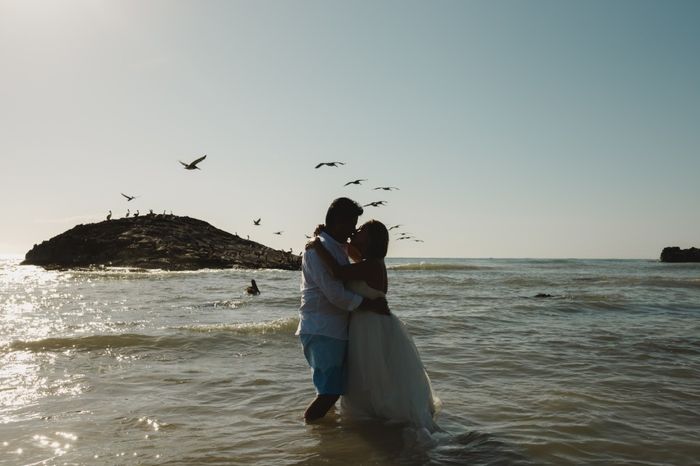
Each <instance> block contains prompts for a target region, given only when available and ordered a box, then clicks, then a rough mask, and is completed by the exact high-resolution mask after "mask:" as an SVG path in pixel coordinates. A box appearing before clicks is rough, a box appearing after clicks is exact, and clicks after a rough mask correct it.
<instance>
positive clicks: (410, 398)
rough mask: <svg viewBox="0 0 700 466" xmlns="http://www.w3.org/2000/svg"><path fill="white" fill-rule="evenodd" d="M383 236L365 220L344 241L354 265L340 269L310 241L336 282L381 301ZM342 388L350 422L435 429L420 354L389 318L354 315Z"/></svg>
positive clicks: (432, 397)
mask: <svg viewBox="0 0 700 466" xmlns="http://www.w3.org/2000/svg"><path fill="white" fill-rule="evenodd" d="M388 245H389V232H388V231H387V229H386V227H385V226H384V224H383V223H381V222H379V221H377V220H370V221H368V222H367V223H365V224H363V225H362V226H361V227H360V229H359V230H358V231H357V232H356V233H355V235H354V236H353V238H352V239H351V240H350V245H349V246H348V255H349V256H350V258H351V259H352V260H353V261H354V263H352V264H349V265H344V266H341V265H339V264H338V263H337V262H336V260H335V259H334V258H333V256H331V254H330V253H329V252H328V251H326V249H325V248H324V247H323V245H322V243H321V241H320V240H319V239H318V238H316V239H315V240H314V241H312V242H311V243H309V246H308V247H313V248H314V249H316V251H317V253H318V254H319V256H320V257H321V259H322V260H323V262H324V264H325V265H326V266H327V267H328V268H329V269H330V270H331V272H332V273H333V275H335V276H336V278H339V279H341V280H343V281H344V282H345V284H346V286H347V287H348V288H349V289H351V290H352V291H354V292H356V293H358V294H360V295H362V296H363V297H366V298H370V299H374V298H377V297H380V296H382V297H383V296H385V295H386V293H387V289H388V281H387V273H386V266H385V265H384V257H385V256H386V253H387V248H388ZM347 358H348V362H347V366H348V385H347V388H346V391H345V394H344V395H343V398H342V401H341V406H342V409H343V412H344V413H345V414H346V415H348V416H349V417H352V418H356V419H367V418H379V419H384V420H387V421H392V422H400V423H407V424H409V425H412V426H413V427H416V428H426V429H428V430H429V431H431V432H433V431H435V430H437V425H436V424H435V420H434V417H435V415H436V414H437V410H438V408H439V404H440V400H439V399H438V398H437V397H436V396H435V394H434V393H433V391H432V388H431V386H430V379H429V378H428V374H426V372H425V368H424V367H423V363H422V362H421V359H420V355H419V354H418V350H417V349H416V345H415V344H414V343H413V339H412V338H411V335H410V334H409V333H408V331H407V330H406V326H405V325H404V323H403V322H401V320H400V319H399V318H398V317H396V316H395V315H394V314H391V315H388V316H386V315H380V314H377V313H374V312H366V311H355V312H353V313H352V316H351V319H350V328H349V343H348V353H347Z"/></svg>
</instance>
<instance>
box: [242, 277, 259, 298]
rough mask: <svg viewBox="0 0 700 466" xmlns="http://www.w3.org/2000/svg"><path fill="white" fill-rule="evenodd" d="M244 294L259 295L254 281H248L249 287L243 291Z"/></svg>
mask: <svg viewBox="0 0 700 466" xmlns="http://www.w3.org/2000/svg"><path fill="white" fill-rule="evenodd" d="M245 291H246V293H248V294H250V295H258V294H260V290H259V289H258V284H257V283H255V280H251V281H250V286H249V287H248V288H246V289H245Z"/></svg>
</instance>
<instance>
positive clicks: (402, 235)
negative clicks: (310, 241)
mask: <svg viewBox="0 0 700 466" xmlns="http://www.w3.org/2000/svg"><path fill="white" fill-rule="evenodd" d="M340 165H345V162H321V163H319V164H318V165H316V166H315V167H314V168H316V169H318V168H321V167H336V168H337V167H338V166H340ZM365 181H367V180H366V179H357V180H352V181H348V182H347V183H345V184H344V185H343V186H344V187H345V186H350V185H362V183H363V182H365ZM372 190H373V191H377V190H381V191H398V190H399V188H397V187H396V186H377V187H375V188H373V189H372ZM387 203H388V202H387V201H373V202H370V203H368V204H364V205H363V206H362V207H380V206H385V205H387ZM401 227H403V225H392V226H390V227H388V230H389V231H392V230H397V231H395V232H394V234H395V235H396V236H395V238H394V239H396V240H397V241H405V240H410V241H414V242H416V243H423V242H424V241H423V240H422V239H418V238H416V237H415V236H413V234H411V233H406V232H402V231H399V230H398V229H399V228H401ZM307 238H309V236H307Z"/></svg>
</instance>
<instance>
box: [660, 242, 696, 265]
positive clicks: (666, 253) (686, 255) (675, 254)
mask: <svg viewBox="0 0 700 466" xmlns="http://www.w3.org/2000/svg"><path fill="white" fill-rule="evenodd" d="M661 262H700V249H698V248H689V249H681V248H679V247H678V246H673V247H668V248H664V249H663V251H661Z"/></svg>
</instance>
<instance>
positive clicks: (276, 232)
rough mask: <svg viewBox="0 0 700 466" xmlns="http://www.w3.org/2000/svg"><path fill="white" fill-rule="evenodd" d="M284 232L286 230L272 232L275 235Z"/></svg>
mask: <svg viewBox="0 0 700 466" xmlns="http://www.w3.org/2000/svg"><path fill="white" fill-rule="evenodd" d="M282 233H284V232H283V231H273V232H272V234H273V235H281V234H282Z"/></svg>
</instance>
